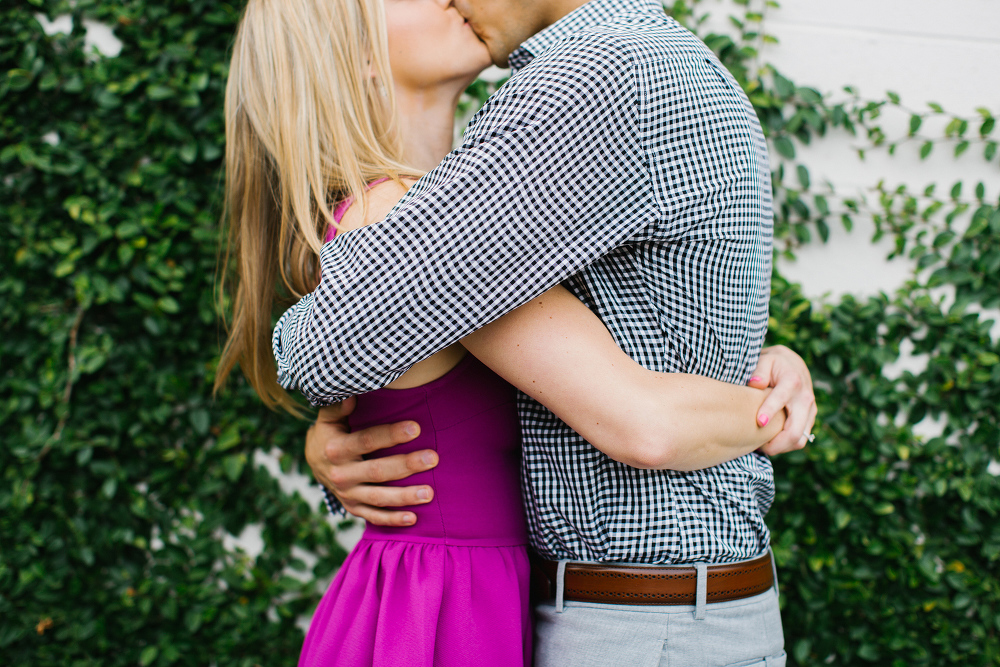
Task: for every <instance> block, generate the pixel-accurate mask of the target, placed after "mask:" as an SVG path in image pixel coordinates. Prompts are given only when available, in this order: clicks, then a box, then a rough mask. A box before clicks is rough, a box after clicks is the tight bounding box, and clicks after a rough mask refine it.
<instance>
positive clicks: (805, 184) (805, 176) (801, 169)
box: [796, 164, 809, 190]
mask: <svg viewBox="0 0 1000 667" xmlns="http://www.w3.org/2000/svg"><path fill="white" fill-rule="evenodd" d="M796 173H797V174H798V177H799V184H800V185H802V189H804V190H808V189H809V170H808V169H807V168H806V167H805V165H801V164H800V165H799V166H798V167H797V168H796Z"/></svg>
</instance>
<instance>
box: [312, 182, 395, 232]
mask: <svg viewBox="0 0 1000 667" xmlns="http://www.w3.org/2000/svg"><path fill="white" fill-rule="evenodd" d="M388 180H389V178H388V177H385V178H380V179H378V180H374V181H372V182H371V183H369V184H368V185H366V186H365V189H366V190H371V189H372V188H374V187H375V186H376V185H379V184H381V183H385V182H386V181H388ZM353 203H354V197H347V198H345V199H341V200H340V203H338V204H337V206H336V208H334V209H333V221H334V222H336V223H337V224H340V221H341V220H343V219H344V215H346V214H347V209H349V208H351V204H353ZM336 235H337V228H336V227H330V229H328V230H327V232H326V241H325V242H326V243H329V242H330V241H332V240H333V237H335V236H336Z"/></svg>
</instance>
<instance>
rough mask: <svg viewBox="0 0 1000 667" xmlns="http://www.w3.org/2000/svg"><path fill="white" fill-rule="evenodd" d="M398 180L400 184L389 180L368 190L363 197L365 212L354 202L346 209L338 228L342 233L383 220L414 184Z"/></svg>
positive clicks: (409, 180) (408, 179)
mask: <svg viewBox="0 0 1000 667" xmlns="http://www.w3.org/2000/svg"><path fill="white" fill-rule="evenodd" d="M400 180H401V181H402V184H400V183H398V182H396V181H391V180H390V181H385V182H384V183H379V184H378V185H376V186H375V187H373V188H372V189H371V190H368V191H367V192H366V193H365V195H364V202H365V204H367V210H366V207H365V206H359V205H358V204H359V202H354V203H353V204H351V206H350V207H349V208H348V209H347V212H346V213H344V217H343V218H341V220H340V228H341V229H342V230H343V231H350V230H352V229H358V228H359V227H364V226H366V225H370V224H372V223H373V222H379V221H381V220H382V219H383V218H385V216H386V215H388V214H389V211H391V210H392V208H393V206H395V205H396V203H397V202H398V201H399V200H400V199H401V198H402V196H403V195H405V194H406V191H407V190H408V189H409V188H410V186H411V185H413V184H414V183H416V181H415V180H413V179H410V178H402V179H400Z"/></svg>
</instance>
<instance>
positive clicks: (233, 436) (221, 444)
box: [215, 424, 242, 452]
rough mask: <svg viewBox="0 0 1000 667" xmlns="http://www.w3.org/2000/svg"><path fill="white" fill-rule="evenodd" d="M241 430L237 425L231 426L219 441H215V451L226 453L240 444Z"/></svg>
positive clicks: (224, 431) (221, 434) (220, 435)
mask: <svg viewBox="0 0 1000 667" xmlns="http://www.w3.org/2000/svg"><path fill="white" fill-rule="evenodd" d="M241 442H242V439H241V438H240V429H239V427H238V426H236V425H235V424H230V425H229V426H227V427H226V428H225V430H223V431H222V433H220V434H219V439H218V440H216V441H215V450H216V451H219V452H224V451H226V450H227V449H232V448H233V447H235V446H236V445H238V444H240V443H241Z"/></svg>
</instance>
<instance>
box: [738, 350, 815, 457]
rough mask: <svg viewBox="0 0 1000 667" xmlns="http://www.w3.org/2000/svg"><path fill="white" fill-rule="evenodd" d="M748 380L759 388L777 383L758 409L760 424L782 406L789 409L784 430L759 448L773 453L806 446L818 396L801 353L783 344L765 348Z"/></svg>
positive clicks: (763, 451)
mask: <svg viewBox="0 0 1000 667" xmlns="http://www.w3.org/2000/svg"><path fill="white" fill-rule="evenodd" d="M748 384H749V385H750V386H751V387H754V388H756V389H765V388H767V387H774V391H772V392H771V394H770V395H769V396H768V397H767V398H766V399H765V400H764V403H763V404H762V405H761V406H760V410H758V411H757V423H758V424H760V425H761V426H763V425H765V424H767V422H768V421H770V419H771V417H772V416H774V415H775V413H777V412H778V410H781V409H782V408H784V409H785V411H786V412H787V413H788V418H787V419H786V420H785V426H784V428H783V429H782V430H781V433H779V434H778V435H776V436H774V438H773V439H772V440H771V441H770V442H768V443H767V444H766V445H764V446H763V447H761V448H760V449H759V450H758V451H760V452H762V453H764V454H767V455H768V456H774V455H775V454H784V453H785V452H791V451H794V450H796V449H802V448H803V447H805V446H806V443H807V442H808V441H809V438H808V434H809V433H812V428H813V424H814V423H815V422H816V396H815V395H814V394H813V386H812V376H811V375H810V374H809V369H808V368H806V364H805V362H804V361H802V357H800V356H799V355H797V354H795V353H794V352H792V351H791V350H789V349H788V348H787V347H785V346H784V345H775V346H774V347H768V348H765V349H763V350H761V352H760V360H759V361H758V362H757V368H756V369H755V370H754V372H753V377H752V378H751V379H750V382H749V383H748Z"/></svg>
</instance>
